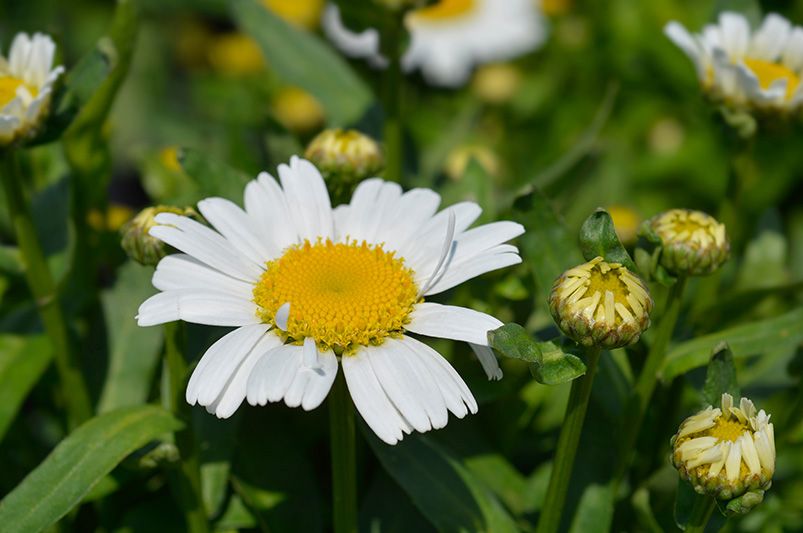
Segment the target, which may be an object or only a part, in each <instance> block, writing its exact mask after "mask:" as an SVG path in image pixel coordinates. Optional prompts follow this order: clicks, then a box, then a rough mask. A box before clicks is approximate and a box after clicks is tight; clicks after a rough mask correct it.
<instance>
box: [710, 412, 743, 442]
mask: <svg viewBox="0 0 803 533" xmlns="http://www.w3.org/2000/svg"><path fill="white" fill-rule="evenodd" d="M746 429H750V428H749V427H748V426H746V425H745V424H742V423H741V422H739V421H738V420H725V417H720V418H719V419H717V421H716V424H715V425H714V427H712V428H711V429H710V430H709V431H708V435H710V436H712V437H716V438H718V439H719V440H729V441H731V442H736V439H738V438H739V437H740V436H741V435H742V433H743V432H744V430H746Z"/></svg>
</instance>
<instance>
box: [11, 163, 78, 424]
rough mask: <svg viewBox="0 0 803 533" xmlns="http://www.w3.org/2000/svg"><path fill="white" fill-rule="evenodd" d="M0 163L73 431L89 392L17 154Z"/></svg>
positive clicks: (15, 226) (22, 252)
mask: <svg viewBox="0 0 803 533" xmlns="http://www.w3.org/2000/svg"><path fill="white" fill-rule="evenodd" d="M0 159H2V163H1V164H2V172H3V189H4V190H5V195H6V202H7V203H8V212H9V214H10V216H11V222H12V224H13V226H14V231H15V232H16V234H17V243H18V245H19V249H20V253H21V254H22V259H23V262H24V268H25V277H26V279H27V281H28V286H29V287H30V290H31V293H32V294H33V297H34V302H35V303H36V307H37V309H38V311H39V316H40V317H41V319H42V325H43V326H44V329H45V333H46V334H47V336H48V338H49V339H50V344H51V345H52V348H53V357H54V359H55V362H56V369H57V371H58V374H59V380H60V381H61V389H62V390H61V396H62V397H63V398H64V402H65V404H66V408H67V419H68V423H69V426H70V427H71V428H74V427H76V426H78V425H80V424H81V423H82V422H84V421H86V420H88V419H89V418H90V417H91V416H92V402H91V400H90V399H89V389H88V387H87V385H86V381H85V380H84V375H83V373H82V372H81V367H80V365H79V363H78V360H77V358H76V357H75V354H74V352H73V349H72V344H71V342H70V335H69V330H68V328H67V321H66V319H65V317H64V311H63V309H62V307H61V302H60V301H59V294H58V292H57V289H56V284H55V283H54V281H53V276H52V274H51V273H50V269H49V268H48V266H47V260H46V259H45V254H44V252H43V251H42V246H41V244H40V243H39V237H38V235H37V234H36V228H35V226H34V223H33V217H32V215H31V210H30V206H29V205H28V201H27V200H26V198H25V194H24V193H23V190H22V182H21V179H22V176H21V175H20V170H19V162H18V160H17V154H16V153H15V152H14V151H13V150H10V151H6V152H4V153H2V154H0Z"/></svg>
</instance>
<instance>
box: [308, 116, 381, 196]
mask: <svg viewBox="0 0 803 533" xmlns="http://www.w3.org/2000/svg"><path fill="white" fill-rule="evenodd" d="M304 157H305V158H307V159H308V160H309V161H311V162H312V163H313V164H314V165H315V166H316V167H318V169H319V170H320V171H321V173H322V174H323V176H324V178H326V180H327V182H329V181H330V178H334V179H335V180H337V181H344V182H348V183H356V182H358V181H362V180H364V179H365V178H370V177H372V176H376V175H377V174H378V173H379V172H380V171H381V170H382V168H383V167H384V158H383V157H382V150H381V149H380V148H379V144H377V142H376V141H374V140H373V139H372V138H370V137H368V136H367V135H364V134H362V133H360V132H359V131H357V130H341V129H328V130H324V131H322V132H321V133H319V134H318V135H317V136H316V137H315V138H314V139H312V141H311V142H310V143H309V145H308V146H307V150H306V152H305V153H304Z"/></svg>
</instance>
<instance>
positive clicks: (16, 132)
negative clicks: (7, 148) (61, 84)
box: [0, 33, 64, 145]
mask: <svg viewBox="0 0 803 533" xmlns="http://www.w3.org/2000/svg"><path fill="white" fill-rule="evenodd" d="M55 51H56V45H55V44H54V43H53V40H52V39H51V38H50V37H49V36H47V35H44V34H41V33H35V34H34V35H33V37H30V36H29V35H28V34H27V33H18V34H17V35H16V37H14V41H13V42H12V43H11V49H10V50H9V53H8V58H7V59H6V58H5V57H3V56H2V55H0V145H5V144H9V143H11V142H13V141H15V140H16V139H18V138H19V137H22V136H24V135H27V134H31V133H33V132H34V131H35V129H36V127H38V126H39V124H40V123H41V121H42V119H43V117H44V116H45V115H47V112H48V111H49V109H48V108H49V107H50V99H51V96H52V93H53V84H54V83H55V81H56V80H57V79H58V77H59V76H60V75H61V74H62V73H63V72H64V67H61V66H58V67H56V68H53V55H54V54H55Z"/></svg>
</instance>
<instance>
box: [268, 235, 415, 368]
mask: <svg viewBox="0 0 803 533" xmlns="http://www.w3.org/2000/svg"><path fill="white" fill-rule="evenodd" d="M417 300H418V287H417V286H416V284H415V281H414V278H413V271H412V270H410V269H409V268H406V267H405V266H404V260H403V259H400V258H397V257H395V256H394V253H393V252H386V251H385V250H383V249H382V246H381V245H375V246H374V245H369V244H367V243H366V242H364V241H363V242H362V243H361V244H358V243H356V242H347V243H336V244H335V243H333V242H332V241H330V240H327V241H326V242H322V241H318V242H317V243H315V244H311V243H310V242H309V241H305V242H304V244H300V245H297V246H292V247H290V248H288V249H287V250H286V251H285V252H284V254H283V255H282V256H281V257H280V258H278V259H276V260H274V261H271V262H269V263H268V264H267V269H266V270H265V273H264V274H262V277H261V278H260V279H259V282H258V283H257V284H256V286H255V287H254V301H255V302H256V303H257V305H258V306H259V311H258V314H259V316H260V318H261V319H262V320H263V321H264V322H265V323H268V324H274V325H275V316H276V312H277V311H278V309H279V308H280V307H281V306H282V305H284V304H285V303H289V304H290V316H289V319H288V321H287V330H286V331H287V336H288V338H289V340H290V341H291V342H297V341H301V340H303V339H305V338H307V337H311V338H313V339H315V342H316V343H317V344H318V346H319V347H320V348H322V349H326V348H333V349H336V350H338V351H341V350H342V352H343V353H348V352H349V351H350V350H351V349H353V348H355V347H356V346H359V345H361V346H369V345H378V344H381V343H382V342H383V341H384V340H385V339H386V338H387V337H388V336H391V335H398V334H400V333H401V332H402V328H403V327H404V325H405V324H406V323H407V321H408V316H409V314H410V312H411V311H412V310H413V305H414V304H415V303H416V301H417Z"/></svg>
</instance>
